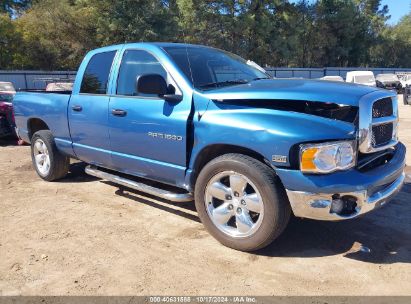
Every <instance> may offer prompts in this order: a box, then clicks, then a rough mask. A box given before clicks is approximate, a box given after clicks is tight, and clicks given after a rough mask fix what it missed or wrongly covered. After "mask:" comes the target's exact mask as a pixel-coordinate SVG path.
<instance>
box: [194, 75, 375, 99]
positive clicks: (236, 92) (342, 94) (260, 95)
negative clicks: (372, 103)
mask: <svg viewBox="0 0 411 304" xmlns="http://www.w3.org/2000/svg"><path fill="white" fill-rule="evenodd" d="M377 90H379V89H378V88H375V87H368V86H363V85H356V84H351V83H341V82H332V81H323V80H302V79H267V80H258V81H252V82H250V83H247V84H240V85H234V86H229V87H222V88H217V89H213V90H209V91H204V92H203V93H202V95H203V96H204V97H206V98H209V99H212V100H252V99H257V100H262V99H263V100H273V99H277V100H296V101H297V100H302V101H313V102H327V103H335V104H341V105H349V106H358V104H359V100H360V98H361V97H362V96H364V95H366V94H369V93H371V92H374V91H377Z"/></svg>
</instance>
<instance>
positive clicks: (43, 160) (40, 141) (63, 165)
mask: <svg viewBox="0 0 411 304" xmlns="http://www.w3.org/2000/svg"><path fill="white" fill-rule="evenodd" d="M31 159H32V162H33V166H34V168H35V169H36V172H37V174H38V175H39V176H40V177H41V178H42V179H44V180H45V181H48V182H51V181H55V180H58V179H61V178H63V177H65V176H66V175H67V172H68V170H69V165H70V158H69V157H67V156H65V155H63V154H62V153H60V151H59V150H58V149H57V147H56V144H55V142H54V137H53V135H52V134H51V132H50V131H49V130H41V131H37V132H36V133H34V135H33V137H32V139H31Z"/></svg>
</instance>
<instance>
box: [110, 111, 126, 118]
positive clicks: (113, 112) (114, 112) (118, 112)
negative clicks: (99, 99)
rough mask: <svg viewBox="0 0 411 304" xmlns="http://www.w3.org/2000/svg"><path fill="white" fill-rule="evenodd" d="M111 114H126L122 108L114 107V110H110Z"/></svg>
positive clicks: (121, 115)
mask: <svg viewBox="0 0 411 304" xmlns="http://www.w3.org/2000/svg"><path fill="white" fill-rule="evenodd" d="M111 114H113V115H114V116H120V117H123V116H126V115H127V112H126V111H124V110H119V109H115V110H112V111H111Z"/></svg>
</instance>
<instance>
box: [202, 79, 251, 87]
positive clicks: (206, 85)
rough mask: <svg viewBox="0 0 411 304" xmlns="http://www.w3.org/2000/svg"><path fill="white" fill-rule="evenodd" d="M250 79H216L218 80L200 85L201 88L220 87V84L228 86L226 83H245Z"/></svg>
mask: <svg viewBox="0 0 411 304" xmlns="http://www.w3.org/2000/svg"><path fill="white" fill-rule="evenodd" d="M248 82H249V81H248V80H245V79H237V80H226V81H216V82H210V83H205V84H202V85H200V86H199V87H200V88H203V89H206V88H210V87H219V86H226V85H232V84H245V83H248Z"/></svg>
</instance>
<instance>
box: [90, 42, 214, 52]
mask: <svg viewBox="0 0 411 304" xmlns="http://www.w3.org/2000/svg"><path fill="white" fill-rule="evenodd" d="M126 46H129V47H139V46H141V47H144V46H157V47H159V48H163V47H176V48H183V47H195V48H213V47H211V46H206V45H200V44H189V43H179V42H130V43H123V44H114V45H109V46H105V47H101V48H97V49H93V50H92V52H96V53H100V52H104V51H108V50H113V49H120V48H123V47H126Z"/></svg>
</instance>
